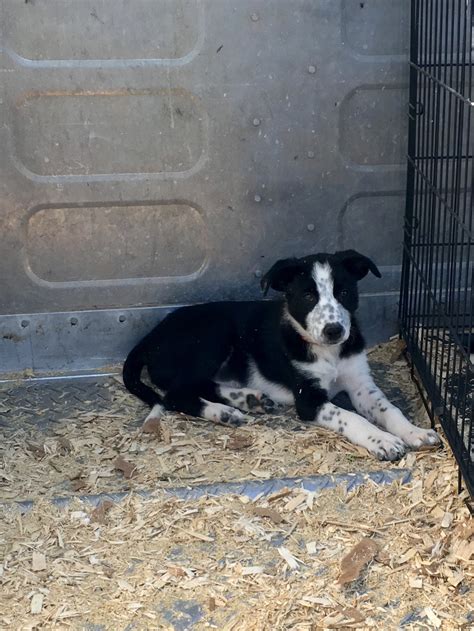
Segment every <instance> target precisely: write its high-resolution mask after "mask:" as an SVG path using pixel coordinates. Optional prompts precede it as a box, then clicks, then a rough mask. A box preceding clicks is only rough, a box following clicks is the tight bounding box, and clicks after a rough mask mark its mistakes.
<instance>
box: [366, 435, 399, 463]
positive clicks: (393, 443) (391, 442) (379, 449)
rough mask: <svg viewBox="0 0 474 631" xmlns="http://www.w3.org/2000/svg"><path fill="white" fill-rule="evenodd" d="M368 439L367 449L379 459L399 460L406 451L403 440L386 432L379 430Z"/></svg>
mask: <svg viewBox="0 0 474 631" xmlns="http://www.w3.org/2000/svg"><path fill="white" fill-rule="evenodd" d="M370 441H371V443H370V446H369V447H368V450H369V451H370V453H372V454H373V455H374V456H375V457H376V458H378V459H379V460H390V461H394V460H400V458H402V457H403V456H404V455H405V453H406V449H407V448H406V445H405V444H404V442H403V441H402V440H401V439H400V438H398V437H397V436H393V435H392V434H389V433H388V432H380V434H377V436H375V437H373V438H371V439H370Z"/></svg>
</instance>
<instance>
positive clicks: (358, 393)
mask: <svg viewBox="0 0 474 631" xmlns="http://www.w3.org/2000/svg"><path fill="white" fill-rule="evenodd" d="M338 383H339V385H340V386H341V389H343V390H345V391H346V392H347V393H348V395H349V397H350V399H351V401H352V405H353V406H354V407H355V409H356V410H357V411H358V412H359V414H361V415H363V416H365V417H366V418H367V419H369V420H370V421H371V422H373V423H376V424H377V425H378V426H379V427H381V428H382V429H384V430H385V431H387V432H390V433H391V434H394V435H395V436H398V437H399V438H401V439H402V440H403V442H404V443H405V445H407V446H408V447H411V448H413V449H418V448H420V447H422V446H423V445H436V444H438V443H439V442H440V438H439V436H438V434H437V433H436V432H435V431H434V430H432V429H422V428H421V427H416V426H415V425H413V423H410V421H409V420H408V419H407V418H405V416H404V415H403V413H402V412H401V411H400V410H399V409H398V408H397V407H396V406H395V405H393V404H392V403H390V401H389V400H388V399H387V398H386V397H385V395H384V394H383V392H382V391H381V390H380V388H378V387H377V386H376V385H375V383H374V380H373V379H372V376H371V374H370V368H369V363H368V361H367V357H366V355H365V353H364V354H361V355H355V356H354V357H349V358H348V359H342V360H341V362H340V364H339V379H338Z"/></svg>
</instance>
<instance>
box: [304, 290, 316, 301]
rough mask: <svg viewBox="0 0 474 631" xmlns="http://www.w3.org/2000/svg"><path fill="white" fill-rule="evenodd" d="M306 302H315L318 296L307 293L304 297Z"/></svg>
mask: <svg viewBox="0 0 474 631" xmlns="http://www.w3.org/2000/svg"><path fill="white" fill-rule="evenodd" d="M304 298H305V300H308V301H309V302H314V301H315V300H316V296H315V295H314V294H313V293H311V292H310V291H307V292H306V293H305V295H304Z"/></svg>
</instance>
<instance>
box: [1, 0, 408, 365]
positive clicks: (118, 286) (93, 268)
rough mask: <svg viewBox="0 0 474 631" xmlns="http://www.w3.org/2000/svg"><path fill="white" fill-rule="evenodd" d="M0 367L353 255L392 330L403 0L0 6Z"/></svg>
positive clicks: (114, 356)
mask: <svg viewBox="0 0 474 631" xmlns="http://www.w3.org/2000/svg"><path fill="white" fill-rule="evenodd" d="M0 6H1V15H0V18H1V19H0V28H1V45H2V49H1V54H0V73H1V82H0V89H1V94H0V97H1V103H0V108H1V110H0V112H1V114H0V116H1V122H2V124H1V126H0V146H1V148H2V149H1V154H0V161H1V175H0V251H1V254H2V262H1V266H0V283H1V293H0V309H1V310H0V313H1V314H2V315H1V317H0V356H1V367H0V370H1V371H2V372H4V373H7V372H11V371H19V370H24V369H27V370H33V371H35V372H42V371H46V370H58V369H60V370H65V371H66V372H73V371H77V370H83V369H87V370H94V369H97V368H99V367H103V366H104V365H107V364H109V363H111V362H113V361H116V360H119V359H121V358H122V357H123V355H124V354H125V353H126V351H127V350H128V348H129V347H130V346H131V344H133V342H134V341H135V340H136V339H138V337H140V336H141V335H142V334H143V333H144V332H145V331H146V330H147V328H149V327H150V326H151V323H152V322H154V321H156V320H158V319H159V318H160V317H162V314H163V313H164V312H165V311H166V309H167V308H172V307H174V306H176V305H180V304H184V303H191V302H196V301H204V300H209V299H220V298H229V299H239V298H251V297H252V298H256V297H258V296H259V295H260V292H259V283H258V278H259V276H260V275H261V274H262V273H263V272H264V271H265V270H266V268H268V267H269V266H270V265H271V263H272V262H273V261H274V260H275V259H276V258H278V257H281V256H288V255H303V254H305V253H310V252H314V251H318V250H323V251H331V250H333V249H335V248H345V247H355V248H357V249H360V250H361V251H362V252H364V253H366V254H369V255H371V256H373V257H374V258H375V259H376V261H377V263H378V264H379V265H380V266H381V268H382V272H383V273H384V277H383V279H382V280H381V281H379V280H376V279H373V278H372V279H368V280H367V281H366V282H365V283H364V285H363V299H362V304H361V315H362V319H363V320H364V324H365V329H366V331H367V333H368V336H369V338H370V339H371V340H372V341H375V340H376V339H381V338H383V337H386V336H387V335H389V334H391V333H393V332H394V330H395V318H396V306H395V305H396V301H397V292H398V283H399V270H400V262H401V241H402V215H403V205H404V202H403V198H404V192H403V191H404V185H405V182H404V177H405V145H406V101H407V72H408V68H407V42H408V0H391V1H390V2H386V0H365V1H361V0H357V1H355V0H340V1H337V0H253V1H250V0H238V2H229V1H228V0H134V1H133V2H128V1H127V0H80V1H79V0H75V1H73V2H71V1H70V0H2V3H1V5H0Z"/></svg>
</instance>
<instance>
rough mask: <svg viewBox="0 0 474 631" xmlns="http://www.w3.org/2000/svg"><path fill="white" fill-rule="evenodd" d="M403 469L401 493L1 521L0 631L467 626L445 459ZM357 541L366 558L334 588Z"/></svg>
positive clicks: (113, 509) (470, 559)
mask: <svg viewBox="0 0 474 631" xmlns="http://www.w3.org/2000/svg"><path fill="white" fill-rule="evenodd" d="M412 455H413V454H412ZM414 458H415V461H414V462H413V466H414V474H413V482H412V483H411V484H410V485H400V484H398V483H394V484H393V485H391V486H377V485H375V484H370V483H369V484H366V485H364V486H361V487H358V488H357V489H355V490H353V491H350V492H346V491H345V490H344V489H343V488H336V489H332V490H328V491H325V492H322V493H321V494H320V495H316V496H315V497H311V499H310V500H309V501H300V497H301V496H303V495H305V492H304V491H302V490H301V489H299V490H295V491H293V492H289V493H285V494H282V493H279V494H278V495H275V497H273V498H260V499H257V500H256V501H255V502H252V501H250V500H249V499H248V498H245V497H220V498H202V499H200V500H198V501H188V502H185V501H181V500H178V499H176V498H169V497H164V496H157V497H156V498H153V499H148V500H144V499H143V498H140V497H137V496H134V495H133V494H132V495H130V496H129V497H128V498H127V499H126V500H125V501H123V502H122V503H119V504H115V505H112V506H110V505H107V507H105V508H104V509H103V510H102V511H99V512H100V518H99V519H97V510H98V509H92V508H91V507H89V506H88V505H86V504H82V503H81V502H80V501H79V500H74V502H73V503H72V504H71V505H70V506H69V507H68V508H66V509H58V508H56V507H52V506H51V504H49V503H48V502H47V501H44V500H43V501H41V502H40V503H39V504H37V505H36V506H35V507H34V508H33V509H32V511H31V512H28V513H26V514H20V512H19V511H18V509H12V510H9V511H6V512H4V513H3V515H2V516H1V517H0V555H1V556H0V558H1V559H2V562H1V566H0V575H1V576H0V582H1V589H0V628H5V629H9V628H15V629H40V628H52V629H56V628H57V629H67V628H87V626H88V625H91V624H95V625H103V628H105V629H107V630H108V629H110V630H114V629H117V628H125V626H127V624H129V623H130V624H134V625H135V627H136V628H139V629H144V628H150V629H173V628H174V629H183V628H193V629H206V628H217V629H223V630H225V631H231V630H237V629H238V630H241V629H246V630H249V631H253V630H255V631H257V630H258V631H260V630H261V631H266V630H268V631H270V630H272V631H273V630H280V629H281V630H284V629H292V630H297V631H300V630H301V631H303V630H308V631H309V630H310V629H341V628H364V629H366V628H374V629H381V628H383V629H399V628H403V629H413V630H415V629H416V630H418V629H446V630H451V629H453V630H454V629H463V628H464V629H469V628H473V627H474V605H473V601H472V590H473V589H474V526H473V521H472V519H470V518H469V514H468V511H467V508H466V506H465V504H464V502H463V498H462V497H459V496H456V485H457V469H456V466H455V463H454V461H453V459H452V457H451V456H450V455H449V453H448V452H447V451H445V452H432V453H419V454H417V455H416V456H414ZM405 464H406V463H405ZM307 495H309V494H307ZM297 500H298V501H297ZM275 515H277V516H279V517H281V518H282V519H281V520H279V519H278V518H277V519H275ZM446 515H449V518H446ZM359 524H363V525H364V526H365V527H366V528H364V529H361V528H360V527H359ZM367 528H370V529H371V530H372V533H368V532H367ZM367 539H368V540H369V541H371V542H373V546H372V548H373V549H372V552H371V554H370V555H367V556H366V557H365V558H364V564H363V565H361V566H360V567H359V568H358V571H357V572H356V573H355V574H354V575H353V576H351V577H350V579H351V580H348V582H347V583H346V584H341V574H342V572H343V571H344V570H346V571H347V563H348V560H347V559H351V558H352V557H353V556H354V550H357V549H358V547H359V548H360V547H361V542H362V541H367ZM364 545H365V547H367V544H364ZM351 552H352V555H351ZM344 559H346V560H345V561H344ZM346 577H347V575H346ZM342 583H344V581H342ZM186 625H188V626H186Z"/></svg>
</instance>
